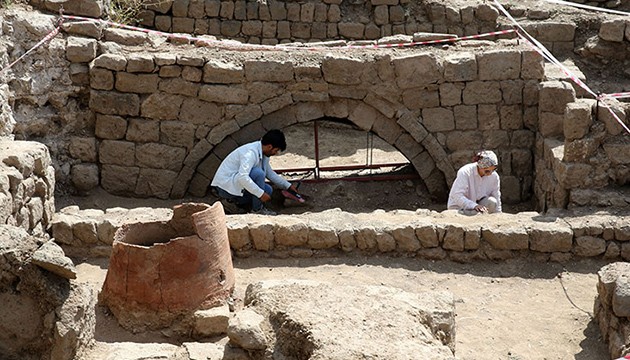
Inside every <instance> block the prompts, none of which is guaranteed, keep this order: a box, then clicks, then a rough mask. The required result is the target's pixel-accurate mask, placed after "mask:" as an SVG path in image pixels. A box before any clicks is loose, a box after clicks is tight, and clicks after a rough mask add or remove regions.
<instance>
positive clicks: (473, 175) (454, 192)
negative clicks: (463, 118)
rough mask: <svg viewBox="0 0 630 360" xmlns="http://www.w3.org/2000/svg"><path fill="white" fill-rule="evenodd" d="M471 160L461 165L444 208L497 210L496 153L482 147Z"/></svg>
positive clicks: (478, 210) (472, 212) (469, 212)
mask: <svg viewBox="0 0 630 360" xmlns="http://www.w3.org/2000/svg"><path fill="white" fill-rule="evenodd" d="M474 160H475V161H474V162H472V163H469V164H466V165H464V166H462V167H461V168H460V169H459V170H458V171H457V177H456V178H455V181H454V182H453V186H452V187H451V192H450V194H449V196H448V209H449V210H453V209H454V210H460V211H462V212H463V213H465V214H468V215H472V214H476V213H495V212H501V211H502V210H501V180H500V178H499V174H497V172H496V169H497V165H499V161H498V159H497V155H496V154H495V153H494V152H492V151H482V152H480V153H478V154H477V155H476V156H475V159H474Z"/></svg>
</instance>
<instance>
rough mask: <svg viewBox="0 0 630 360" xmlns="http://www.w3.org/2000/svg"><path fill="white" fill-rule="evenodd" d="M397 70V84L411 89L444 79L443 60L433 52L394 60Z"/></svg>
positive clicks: (402, 87)
mask: <svg viewBox="0 0 630 360" xmlns="http://www.w3.org/2000/svg"><path fill="white" fill-rule="evenodd" d="M392 64H393V65H394V69H395V72H396V84H397V85H398V87H399V88H401V89H410V88H415V87H421V86H424V85H429V84H434V83H439V82H441V81H442V80H443V79H444V68H443V65H442V61H441V60H440V59H438V58H437V57H436V56H435V55H432V54H417V55H409V56H404V57H399V58H395V59H393V60H392Z"/></svg>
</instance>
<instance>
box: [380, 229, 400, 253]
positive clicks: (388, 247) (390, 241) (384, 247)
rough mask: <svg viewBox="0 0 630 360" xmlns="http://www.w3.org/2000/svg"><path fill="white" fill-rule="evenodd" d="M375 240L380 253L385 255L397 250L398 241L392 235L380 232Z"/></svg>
mask: <svg viewBox="0 0 630 360" xmlns="http://www.w3.org/2000/svg"><path fill="white" fill-rule="evenodd" d="M375 239H376V248H377V249H378V251H380V252H382V253H385V252H391V251H394V250H396V240H395V239H394V237H393V236H392V235H391V234H389V233H387V232H385V231H381V230H379V231H377V232H376V237H375Z"/></svg>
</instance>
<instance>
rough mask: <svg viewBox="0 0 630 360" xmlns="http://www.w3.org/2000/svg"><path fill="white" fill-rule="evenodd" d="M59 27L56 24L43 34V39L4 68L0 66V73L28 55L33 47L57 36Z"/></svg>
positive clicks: (35, 47)
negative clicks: (51, 29)
mask: <svg viewBox="0 0 630 360" xmlns="http://www.w3.org/2000/svg"><path fill="white" fill-rule="evenodd" d="M60 29H61V25H60V26H57V27H56V28H55V29H54V30H53V31H51V32H49V33H48V35H46V36H44V38H43V39H41V40H40V41H39V42H38V43H37V44H35V46H33V47H32V48H30V49H28V51H26V52H25V53H24V54H22V56H20V57H19V58H17V59H15V60H14V61H13V62H12V63H10V64H9V65H7V66H5V67H4V68H2V70H0V75H2V74H3V73H4V72H5V71H6V70H9V69H10V68H11V67H12V66H13V65H15V64H17V63H18V62H19V61H20V60H22V59H24V58H25V57H26V56H28V54H30V53H31V52H33V51H34V50H35V49H37V48H38V47H40V46H42V45H43V44H44V43H46V42H48V41H49V40H51V39H52V38H54V37H55V36H57V34H59V30H60Z"/></svg>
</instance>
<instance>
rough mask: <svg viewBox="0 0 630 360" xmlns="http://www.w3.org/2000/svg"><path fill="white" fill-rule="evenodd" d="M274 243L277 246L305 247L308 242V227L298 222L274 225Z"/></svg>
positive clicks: (292, 221) (284, 222) (283, 222)
mask: <svg viewBox="0 0 630 360" xmlns="http://www.w3.org/2000/svg"><path fill="white" fill-rule="evenodd" d="M275 241H276V244H277V245H278V246H285V247H299V246H305V245H306V244H307V243H308V242H309V227H308V226H307V224H305V223H304V222H302V221H299V220H287V221H282V222H280V223H278V224H277V225H276V228H275Z"/></svg>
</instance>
